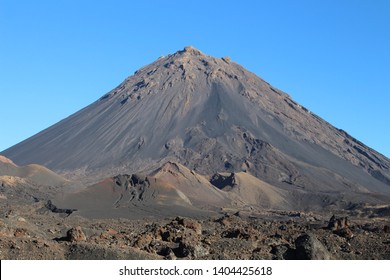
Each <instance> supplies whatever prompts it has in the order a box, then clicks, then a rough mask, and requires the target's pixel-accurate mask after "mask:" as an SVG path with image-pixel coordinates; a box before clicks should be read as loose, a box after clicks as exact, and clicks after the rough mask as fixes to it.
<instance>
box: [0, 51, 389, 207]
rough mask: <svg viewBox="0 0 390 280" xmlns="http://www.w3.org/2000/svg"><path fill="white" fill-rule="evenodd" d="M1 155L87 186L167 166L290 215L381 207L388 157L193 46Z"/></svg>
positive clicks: (149, 67)
mask: <svg viewBox="0 0 390 280" xmlns="http://www.w3.org/2000/svg"><path fill="white" fill-rule="evenodd" d="M1 154H3V155H4V156H6V157H8V158H10V159H11V160H12V161H13V162H15V163H16V164H18V165H26V164H29V163H37V164H41V165H44V166H46V167H48V168H50V169H51V170H53V171H55V172H57V173H60V174H66V175H67V176H68V178H77V179H81V180H85V181H89V182H92V181H93V182H94V183H96V182H98V181H99V180H103V179H104V178H108V177H111V178H112V177H113V176H116V175H118V174H132V173H142V174H154V173H153V172H156V170H158V169H159V168H161V167H162V166H164V164H166V163H167V162H175V163H178V164H180V165H182V166H183V168H184V167H185V168H188V170H192V171H193V172H196V174H200V175H199V176H204V177H202V178H203V179H204V178H209V179H210V180H209V181H207V180H206V183H208V182H214V183H215V184H213V185H214V186H215V187H216V188H217V189H219V190H218V191H220V190H221V191H222V192H223V191H230V192H234V193H237V194H239V193H240V192H245V196H244V197H246V198H247V199H249V200H253V196H251V192H253V190H254V188H255V187H256V197H260V196H261V194H262V193H264V192H266V191H267V190H268V191H272V192H273V193H275V194H276V193H278V196H277V199H276V200H275V199H274V200H272V201H276V202H277V201H279V202H280V203H283V201H287V200H288V201H289V204H290V205H293V206H291V207H294V204H295V206H296V207H299V208H305V207H310V206H312V205H319V206H321V207H322V206H324V204H327V205H342V206H345V207H347V206H348V205H349V203H351V202H354V201H357V202H362V201H363V202H389V201H390V160H389V159H388V158H386V157H385V156H383V155H381V154H380V153H378V152H376V151H375V150H373V149H371V148H369V147H367V146H366V145H364V144H363V143H361V142H360V141H358V140H357V139H355V138H353V137H352V136H350V135H349V134H347V133H346V132H345V131H343V130H341V129H337V128H335V127H334V126H332V125H331V124H329V123H328V122H326V121H325V120H323V119H321V118H320V117H319V116H317V115H315V114H314V113H312V112H311V111H310V110H308V109H307V108H305V107H303V106H301V105H300V104H298V103H297V102H295V101H294V100H293V99H292V98H291V97H290V96H289V95H288V94H286V93H284V92H282V91H280V90H279V89H277V88H275V87H273V86H272V85H270V84H269V83H267V82H266V81H264V80H262V79H261V78H259V77H258V76H256V75H255V74H253V73H251V72H250V71H248V70H246V69H245V68H243V67H242V66H240V65H239V64H237V63H234V62H232V61H231V60H230V59H229V58H228V57H223V58H215V57H211V56H208V55H205V54H204V53H202V52H201V51H199V50H197V49H195V48H193V47H186V48H184V50H181V51H178V52H176V53H174V54H171V55H168V56H166V57H160V58H159V59H157V60H156V61H155V62H153V63H151V64H149V65H147V66H145V67H143V68H141V69H139V70H138V71H136V72H135V73H134V75H132V76H130V77H128V78H127V79H126V80H125V81H124V82H122V83H121V84H120V85H119V86H118V87H116V88H115V89H113V90H112V91H110V92H109V93H107V94H105V95H104V96H102V97H101V98H100V99H98V100H97V101H96V102H94V103H92V104H91V105H89V106H87V107H85V108H84V109H82V110H80V111H78V112H76V113H75V114H73V115H71V116H69V117H68V118H66V119H64V120H62V121H60V122H58V123H57V124H55V125H53V126H51V127H49V128H47V129H45V130H43V131H42V132H40V133H38V134H36V135H34V136H32V137H31V138H29V139H27V140H25V141H23V142H21V143H19V144H17V145H15V146H13V147H11V148H9V149H7V150H5V151H3V152H1ZM192 171H191V172H192ZM188 172H190V171H188ZM211 177H212V178H211ZM249 177H250V179H248V178H249ZM194 178H195V176H194ZM203 179H202V180H203ZM194 180H195V179H194ZM237 182H241V183H240V184H238V183H237ZM258 182H261V186H262V187H261V188H260V187H258V186H259V184H260V183H258ZM213 192H215V190H213ZM279 193H283V195H282V196H280V197H279ZM203 196H205V195H204V194H203ZM205 197H206V196H205ZM242 197H243V196H241V198H242ZM274 197H275V196H274ZM260 200H261V199H260ZM276 202H274V204H275V203H276ZM252 203H255V202H253V201H252Z"/></svg>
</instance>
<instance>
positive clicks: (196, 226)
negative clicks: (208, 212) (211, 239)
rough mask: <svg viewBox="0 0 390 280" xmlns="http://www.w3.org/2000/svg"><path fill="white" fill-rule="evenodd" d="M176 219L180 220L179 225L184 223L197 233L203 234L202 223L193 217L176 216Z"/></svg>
mask: <svg viewBox="0 0 390 280" xmlns="http://www.w3.org/2000/svg"><path fill="white" fill-rule="evenodd" d="M176 220H177V221H178V223H179V225H183V226H184V227H186V228H189V229H192V230H194V231H195V232H196V233H197V234H202V225H201V224H200V223H199V222H197V221H195V220H193V219H189V218H180V217H178V218H176Z"/></svg>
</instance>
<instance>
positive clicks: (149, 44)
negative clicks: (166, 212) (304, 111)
mask: <svg viewBox="0 0 390 280" xmlns="http://www.w3.org/2000/svg"><path fill="white" fill-rule="evenodd" d="M187 45H193V46H194V47H196V48H198V49H200V50H201V51H203V52H204V53H206V54H209V55H213V56H217V57H221V56H225V55H226V56H230V57H231V58H232V60H234V61H235V62H237V63H239V64H242V65H243V66H244V67H246V68H248V69H249V70H251V71H252V72H255V73H256V74H257V75H259V76H260V77H262V78H263V79H265V80H267V81H268V82H270V83H271V84H273V85H274V86H275V87H277V88H279V89H281V90H283V91H285V92H287V93H289V94H290V95H291V96H292V97H293V99H295V100H296V101H297V102H299V103H301V104H302V105H304V106H305V107H307V108H309V109H310V110H311V111H313V112H315V113H316V114H318V115H320V116H321V117H322V118H324V119H325V120H327V121H329V122H330V123H332V124H333V125H335V126H336V127H338V128H342V129H344V130H346V131H347V132H349V133H350V134H352V136H354V137H356V138H358V139H359V140H361V141H363V142H364V143H366V144H367V145H369V146H371V147H373V148H374V149H376V150H378V151H379V152H381V153H383V154H385V155H386V156H388V157H390V144H389V143H390V140H389V139H390V114H389V108H390V1H387V0H382V1H380V0H372V1H368V0H365V1H362V0H354V1H346V0H345V1H343V0H338V1H332V0H327V1H325V0H324V1H309V0H308V1H300V0H291V1H278V0H272V1H270V0H267V1H260V0H253V1H247V0H240V1H237V0H235V1H228V0H224V1H211V0H208V1H199V0H198V1H168V0H167V1H130V0H128V1H125V0H123V1H119V0H107V1H99V0H94V1H87V0H85V1H83V0H77V1H76V0H55V1H53V0H34V1H30V0H29V1H27V0H26V1H18V0H0V105H1V118H0V131H1V136H0V151H1V150H3V149H6V148H8V147H10V146H12V145H13V144H16V143H17V142H19V141H21V140H23V139H25V138H27V137H29V136H32V135H33V134H35V133H37V132H39V131H40V130H42V129H44V128H46V127H48V126H50V125H52V124H54V123H56V122H57V121H59V120H61V119H63V118H65V117H67V116H68V115H70V114H72V113H74V112H75V111H77V110H79V109H81V108H82V107H84V106H86V105H88V104H90V103H91V102H93V101H95V100H96V99H98V98H99V97H101V96H102V95H103V94H105V93H106V92H108V91H109V90H111V89H112V88H114V87H116V86H117V85H118V84H119V83H120V82H122V81H123V80H124V79H125V78H126V77H127V76H129V75H131V74H133V73H134V71H135V70H137V69H138V68H140V67H142V66H144V65H145V64H148V63H151V62H153V61H154V60H155V59H157V58H158V57H159V56H160V55H166V54H169V53H174V52H175V51H177V50H179V49H182V48H183V47H184V46H187Z"/></svg>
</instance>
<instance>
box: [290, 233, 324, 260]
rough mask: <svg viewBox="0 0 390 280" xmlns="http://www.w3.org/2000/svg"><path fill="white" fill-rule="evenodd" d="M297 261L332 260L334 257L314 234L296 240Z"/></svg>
mask: <svg viewBox="0 0 390 280" xmlns="http://www.w3.org/2000/svg"><path fill="white" fill-rule="evenodd" d="M295 247H296V249H295V256H294V258H295V259H298V260H330V259H331V258H332V257H331V255H330V253H329V251H328V250H327V249H326V248H325V246H324V245H323V244H322V243H321V242H320V241H319V240H318V239H317V237H315V236H314V235H313V234H304V235H301V236H299V237H298V238H297V239H296V240H295Z"/></svg>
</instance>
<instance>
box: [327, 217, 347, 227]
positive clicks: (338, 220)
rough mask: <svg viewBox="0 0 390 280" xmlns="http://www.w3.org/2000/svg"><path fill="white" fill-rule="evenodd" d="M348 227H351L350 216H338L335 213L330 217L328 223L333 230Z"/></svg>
mask: <svg viewBox="0 0 390 280" xmlns="http://www.w3.org/2000/svg"><path fill="white" fill-rule="evenodd" d="M348 227H349V221H348V217H336V216H335V215H333V216H332V217H331V218H330V220H329V223H328V229H330V230H333V231H335V230H340V229H344V228H348Z"/></svg>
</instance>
